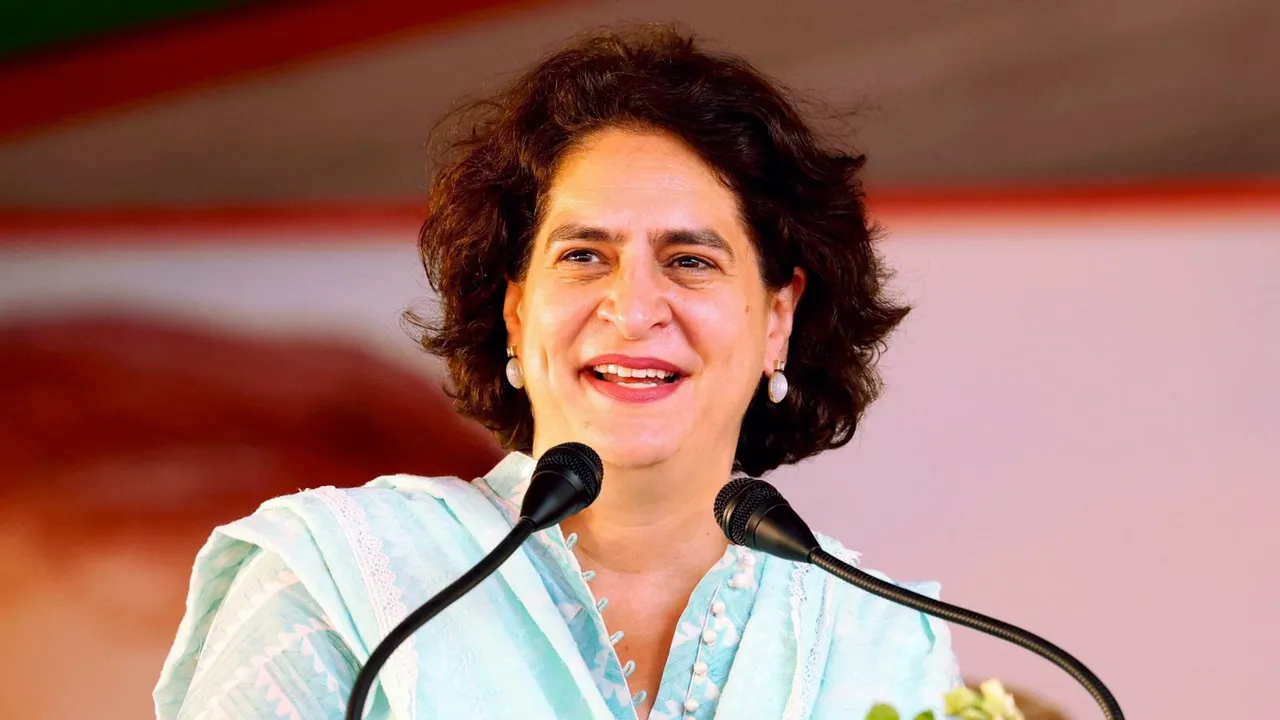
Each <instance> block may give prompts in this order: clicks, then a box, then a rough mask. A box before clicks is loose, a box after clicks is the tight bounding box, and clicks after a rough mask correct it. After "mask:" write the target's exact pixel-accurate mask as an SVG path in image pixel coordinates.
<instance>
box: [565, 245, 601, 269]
mask: <svg viewBox="0 0 1280 720" xmlns="http://www.w3.org/2000/svg"><path fill="white" fill-rule="evenodd" d="M599 260H600V254H599V253H597V252H596V251H594V250H587V249H585V248H577V249H574V250H569V251H568V252H566V253H564V254H563V255H561V256H560V262H566V263H570V264H573V265H586V264H589V263H593V262H598V261H599Z"/></svg>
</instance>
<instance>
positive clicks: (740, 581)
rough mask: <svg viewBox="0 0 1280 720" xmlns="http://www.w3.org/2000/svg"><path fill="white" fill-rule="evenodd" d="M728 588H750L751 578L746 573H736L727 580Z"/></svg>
mask: <svg viewBox="0 0 1280 720" xmlns="http://www.w3.org/2000/svg"><path fill="white" fill-rule="evenodd" d="M729 587H731V588H737V589H742V588H746V587H751V578H750V577H749V576H748V575H747V574H746V573H738V574H737V575H734V576H733V578H732V579H730V580H729Z"/></svg>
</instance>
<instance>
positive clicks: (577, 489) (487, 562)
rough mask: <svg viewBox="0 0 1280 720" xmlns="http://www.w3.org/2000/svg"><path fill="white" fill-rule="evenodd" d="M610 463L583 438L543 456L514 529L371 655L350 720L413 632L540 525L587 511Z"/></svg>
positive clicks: (361, 709) (490, 570) (357, 683)
mask: <svg viewBox="0 0 1280 720" xmlns="http://www.w3.org/2000/svg"><path fill="white" fill-rule="evenodd" d="M603 479H604V466H603V465H602V464H601V463H600V456H599V455H597V454H596V452H595V451H594V450H592V449H591V448H589V447H587V446H586V445H583V444H582V443H573V442H571V443H563V444H561V445H556V446H555V447H553V448H551V449H550V450H548V451H547V452H545V453H543V455H542V457H541V458H538V465H537V467H536V468H534V471H533V477H532V478H531V479H530V480H529V489H528V490H527V491H525V494H524V501H523V502H522V503H521V504H520V519H519V520H518V521H516V524H515V526H514V527H512V528H511V531H510V532H509V533H507V536H506V537H505V538H503V540H502V542H500V543H498V545H497V547H495V548H494V549H493V550H492V551H490V552H489V554H488V555H485V556H484V559H482V560H481V561H480V562H479V563H477V564H476V566H475V567H473V568H471V569H470V570H468V571H467V572H466V573H465V574H463V576H462V577H460V578H458V579H457V580H455V581H454V582H453V583H452V584H450V585H449V586H448V587H446V588H445V589H444V590H441V591H440V592H438V593H436V595H435V597H433V598H431V599H430V600H428V601H427V602H426V603H424V604H423V605H422V607H419V608H418V609H417V610H414V611H413V612H411V613H409V615H408V616H407V617H405V619H404V620H403V621H401V622H400V624H399V625H397V626H395V627H394V628H393V629H392V630H391V632H389V633H387V636H386V637H385V638H383V639H382V642H379V643H378V646H377V647H376V648H374V649H373V652H372V653H370V654H369V660H368V661H367V662H365V664H364V667H362V668H360V672H359V674H357V675H356V681H355V683H354V684H353V685H352V687H351V696H350V698H349V700H348V702H347V713H346V720H360V716H361V715H362V714H364V706H365V702H366V701H367V700H368V697H369V692H370V691H371V690H372V689H373V681H374V678H376V677H377V675H378V671H379V670H381V669H382V666H383V665H385V664H386V663H387V660H388V659H390V658H391V653H393V652H395V650H396V648H398V647H400V645H401V644H402V643H404V641H405V640H408V639H409V636H410V635H412V634H413V633H414V632H416V631H417V630H418V628H420V627H422V626H423V625H425V624H426V623H427V621H428V620H430V619H431V618H433V617H435V616H436V615H439V614H440V612H441V611H442V610H444V609H445V608H447V607H449V606H450V605H452V604H453V603H454V602H456V601H457V600H458V599H459V598H461V597H462V596H463V595H466V594H467V593H468V592H470V591H471V589H472V588H474V587H475V586H476V585H479V584H480V583H481V581H483V580H484V579H485V578H487V577H489V576H490V575H492V574H493V573H494V572H495V571H497V569H498V568H499V567H500V566H501V565H502V563H504V562H506V560H507V558H509V557H511V555H512V554H514V553H515V551H516V550H518V549H519V548H520V545H521V544H523V543H524V541H525V540H528V539H529V536H530V535H533V534H534V533H535V532H537V531H539V530H545V529H546V528H549V527H551V526H552V525H555V524H556V523H558V522H560V521H561V520H564V519H565V518H567V517H569V516H570V515H574V514H576V513H578V512H581V511H582V509H583V508H585V507H586V506H588V505H590V504H591V503H593V502H595V499H596V498H597V497H599V495H600V483H601V481H602V480H603Z"/></svg>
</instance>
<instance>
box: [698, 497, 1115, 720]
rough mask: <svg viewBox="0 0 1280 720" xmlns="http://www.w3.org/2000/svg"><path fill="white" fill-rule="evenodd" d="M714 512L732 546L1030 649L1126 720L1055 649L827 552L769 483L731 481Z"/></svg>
mask: <svg viewBox="0 0 1280 720" xmlns="http://www.w3.org/2000/svg"><path fill="white" fill-rule="evenodd" d="M714 509H715V514H716V523H717V524H719V525H720V529H721V530H723V531H724V534H725V536H726V537H728V538H729V542H731V543H734V544H735V545H745V546H747V547H749V548H751V549H753V550H759V551H761V552H765V553H768V554H770V555H776V556H777V557H780V558H784V559H786V560H793V561H795V562H803V563H812V564H813V565H816V566H818V567H820V568H822V569H823V570H826V571H827V572H829V573H831V574H832V575H835V576H836V577H838V578H840V579H841V580H844V581H845V582H847V583H849V584H851V585H854V586H855V587H858V588H861V589H863V590H866V591H867V592H869V593H871V594H873V595H878V596H880V597H882V598H884V599H886V600H891V601H893V602H895V603H898V604H899V605H904V606H906V607H909V608H911V609H913V610H919V611H920V612H923V613H928V614H929V615H932V616H934V617H938V618H942V619H943V620H948V621H950V622H953V623H955V624H957V625H963V626H965V627H968V628H973V629H974V630H978V631H981V632H984V633H986V634H988V635H992V636H994V637H998V638H1000V639H1001V640H1005V641H1007V642H1011V643H1013V644H1014V645H1018V646H1020V647H1022V648H1025V649H1027V650H1030V651H1031V652H1034V653H1035V654H1037V655H1039V656H1040V657H1043V658H1045V659H1047V660H1049V661H1050V662H1052V663H1053V664H1055V665H1057V666H1058V667H1060V668H1062V669H1063V670H1065V671H1066V672H1067V674H1069V675H1071V677H1073V678H1075V679H1076V681H1077V682H1079V683H1080V684H1081V685H1083V686H1084V688H1085V689H1086V690H1088V691H1089V694H1090V695H1092V696H1093V699H1094V700H1096V701H1097V703H1098V706H1099V707H1101V708H1102V714H1103V715H1104V716H1105V717H1106V718H1107V720H1124V712H1122V711H1121V710H1120V705H1119V704H1118V703H1117V702H1116V699H1115V696H1114V695H1112V694H1111V691H1110V690H1108V689H1107V686H1106V685H1104V684H1103V683H1102V680H1100V679H1098V676H1097V675H1094V674H1093V672H1092V671H1091V670H1089V668H1087V667H1085V665H1084V663H1082V662H1080V661H1079V660H1077V659H1075V658H1074V657H1072V656H1071V655H1070V654H1069V653H1067V652H1066V651H1065V650H1063V649H1062V648H1059V647H1058V646H1057V645H1054V644H1053V643H1051V642H1049V641H1048V640H1045V639H1044V638H1042V637H1039V636H1038V635H1034V634H1032V633H1029V632H1027V631H1026V630H1023V629H1022V628H1019V627H1016V626H1014V625H1010V624H1009V623H1007V622H1004V621H1002V620H996V619H995V618H992V617H987V616H986V615H981V614H979V613H976V612H973V611H972V610H966V609H964V608H962V607H958V606H956V605H950V604H948V603H944V602H940V601H938V600H934V599H933V598H930V597H926V596H924V595H921V594H919V593H914V592H911V591H910V590H906V589H904V588H900V587H898V586H897V585H894V584H893V583H889V582H885V581H884V580H881V579H879V578H877V577H875V576H874V575H870V574H868V573H866V572H863V571H862V570H859V569H858V568H856V567H854V566H852V565H849V564H848V563H845V562H843V561H841V560H840V559H839V558H837V557H836V556H834V555H832V554H831V553H829V552H827V551H826V550H823V549H822V546H821V545H819V544H818V539H817V538H816V537H814V535H813V531H812V530H810V529H809V526H808V525H806V524H805V523H804V521H803V520H801V519H800V515H799V514H797V513H796V511H795V510H794V509H793V508H792V507H791V504H790V503H788V502H787V500H786V498H784V497H782V493H780V492H778V489H777V488H775V487H774V486H772V485H770V484H769V483H767V482H765V481H763V480H757V479H755V478H749V477H741V478H737V479H734V480H731V481H730V482H729V484H727V485H725V486H724V487H723V488H722V489H721V490H720V493H719V494H718V495H716V502H715V508H714Z"/></svg>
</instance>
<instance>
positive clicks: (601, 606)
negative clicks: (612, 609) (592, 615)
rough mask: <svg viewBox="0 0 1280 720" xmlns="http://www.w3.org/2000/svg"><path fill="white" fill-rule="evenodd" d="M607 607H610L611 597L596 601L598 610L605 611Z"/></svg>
mask: <svg viewBox="0 0 1280 720" xmlns="http://www.w3.org/2000/svg"><path fill="white" fill-rule="evenodd" d="M607 607H609V598H600V599H599V600H597V601H596V610H599V611H600V612H604V610H605V608H607Z"/></svg>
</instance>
